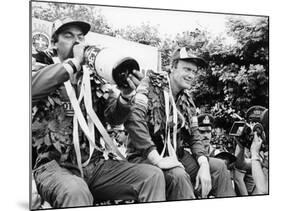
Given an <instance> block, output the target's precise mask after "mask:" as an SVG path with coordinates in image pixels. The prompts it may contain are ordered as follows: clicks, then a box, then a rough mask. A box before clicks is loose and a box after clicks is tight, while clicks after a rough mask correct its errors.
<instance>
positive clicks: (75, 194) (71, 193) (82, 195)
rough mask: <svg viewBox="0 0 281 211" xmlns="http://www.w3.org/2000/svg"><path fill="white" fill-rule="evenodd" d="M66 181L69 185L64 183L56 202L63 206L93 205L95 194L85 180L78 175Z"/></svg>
mask: <svg viewBox="0 0 281 211" xmlns="http://www.w3.org/2000/svg"><path fill="white" fill-rule="evenodd" d="M66 183H67V185H65V184H64V185H63V186H64V187H62V188H61V191H60V193H58V195H57V199H56V200H55V201H56V202H55V204H56V203H57V204H60V206H61V207H71V206H91V205H93V196H92V194H91V192H90V190H89V188H88V186H87V184H86V182H84V180H82V179H81V178H79V177H77V179H71V180H69V181H66ZM55 207H56V205H55Z"/></svg>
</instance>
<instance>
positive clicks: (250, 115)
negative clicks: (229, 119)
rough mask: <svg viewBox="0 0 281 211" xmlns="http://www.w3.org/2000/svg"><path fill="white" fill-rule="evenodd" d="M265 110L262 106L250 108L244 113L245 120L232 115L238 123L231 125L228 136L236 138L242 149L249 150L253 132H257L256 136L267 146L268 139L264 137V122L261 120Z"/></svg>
mask: <svg viewBox="0 0 281 211" xmlns="http://www.w3.org/2000/svg"><path fill="white" fill-rule="evenodd" d="M266 110H267V109H266V108H264V107H262V106H252V107H251V108H249V109H248V110H247V112H246V120H245V119H243V118H242V117H240V116H239V115H237V114H233V116H234V117H236V118H238V119H240V121H235V122H234V123H233V125H232V127H231V129H230V132H229V135H231V136H235V137H238V138H239V142H240V143H241V144H242V145H243V146H244V147H247V148H250V147H251V144H252V141H253V138H254V132H257V135H258V136H259V137H260V138H261V139H262V140H263V144H267V143H266V142H267V140H268V138H267V137H266V136H265V129H264V126H263V123H264V120H262V116H263V115H262V114H263V113H264V112H265V111H266Z"/></svg>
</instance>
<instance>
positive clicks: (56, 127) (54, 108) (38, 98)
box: [32, 51, 130, 170]
mask: <svg viewBox="0 0 281 211" xmlns="http://www.w3.org/2000/svg"><path fill="white" fill-rule="evenodd" d="M55 56H56V55H55V52H54V51H47V52H40V53H38V54H34V55H32V57H33V61H32V147H33V154H32V156H33V158H34V157H35V156H36V164H35V166H34V168H37V167H39V166H40V165H42V164H44V163H46V162H49V161H51V160H56V161H57V162H58V163H59V164H60V165H61V166H64V167H67V168H69V169H75V170H77V169H78V168H77V161H76V155H75V151H74V145H73V143H72V124H73V113H74V112H73V109H72V107H71V104H70V101H69V99H68V96H67V94H66V90H65V87H64V85H63V83H64V82H65V81H67V80H68V79H69V74H68V72H67V71H66V70H65V68H64V66H63V65H62V64H61V63H57V64H54V62H53V58H54V57H55ZM80 76H81V75H80ZM80 76H79V75H78V73H77V74H76V75H75V77H74V80H73V81H72V84H73V86H74V87H75V90H76V92H77V93H76V94H77V96H78V94H79V90H80V88H79V87H80V86H79V85H80V82H81V80H80V79H81V77H80ZM105 85H106V82H105V81H104V80H103V79H102V78H100V77H99V76H98V75H97V74H96V73H95V72H93V73H92V75H91V88H92V98H93V99H92V100H93V107H94V110H95V112H96V113H97V115H98V116H99V118H100V120H101V121H102V122H103V123H104V124H105V123H106V122H108V123H110V124H114V125H117V124H121V123H123V122H124V120H125V118H126V116H127V114H128V113H129V111H130V107H129V105H127V104H123V103H121V102H120V100H119V97H118V96H117V94H116V92H114V91H113V90H112V89H110V88H109V87H108V85H107V86H105ZM81 108H82V111H85V107H84V106H83V102H82V103H81ZM95 134H96V144H97V146H100V143H99V141H98V140H99V135H98V134H99V133H98V132H97V131H96V133H95ZM79 141H80V147H81V156H82V162H84V161H86V160H87V159H88V157H89V147H88V145H89V144H88V141H87V140H86V137H85V136H84V135H83V133H82V132H81V131H79ZM100 158H102V152H99V151H97V150H95V152H94V153H93V155H92V158H91V160H94V161H96V160H97V159H100Z"/></svg>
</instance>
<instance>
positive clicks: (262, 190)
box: [252, 160, 268, 194]
mask: <svg viewBox="0 0 281 211" xmlns="http://www.w3.org/2000/svg"><path fill="white" fill-rule="evenodd" d="M252 176H253V178H254V181H255V184H256V188H257V192H256V193H257V194H267V193H268V183H267V178H266V176H265V174H264V172H263V169H262V165H261V163H260V161H258V160H252Z"/></svg>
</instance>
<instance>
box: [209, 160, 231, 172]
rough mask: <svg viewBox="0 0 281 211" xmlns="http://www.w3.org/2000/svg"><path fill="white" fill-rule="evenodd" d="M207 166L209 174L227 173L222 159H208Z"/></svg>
mask: <svg viewBox="0 0 281 211" xmlns="http://www.w3.org/2000/svg"><path fill="white" fill-rule="evenodd" d="M209 165H210V170H211V172H221V171H227V166H226V163H225V161H224V160H222V159H218V158H210V160H209Z"/></svg>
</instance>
